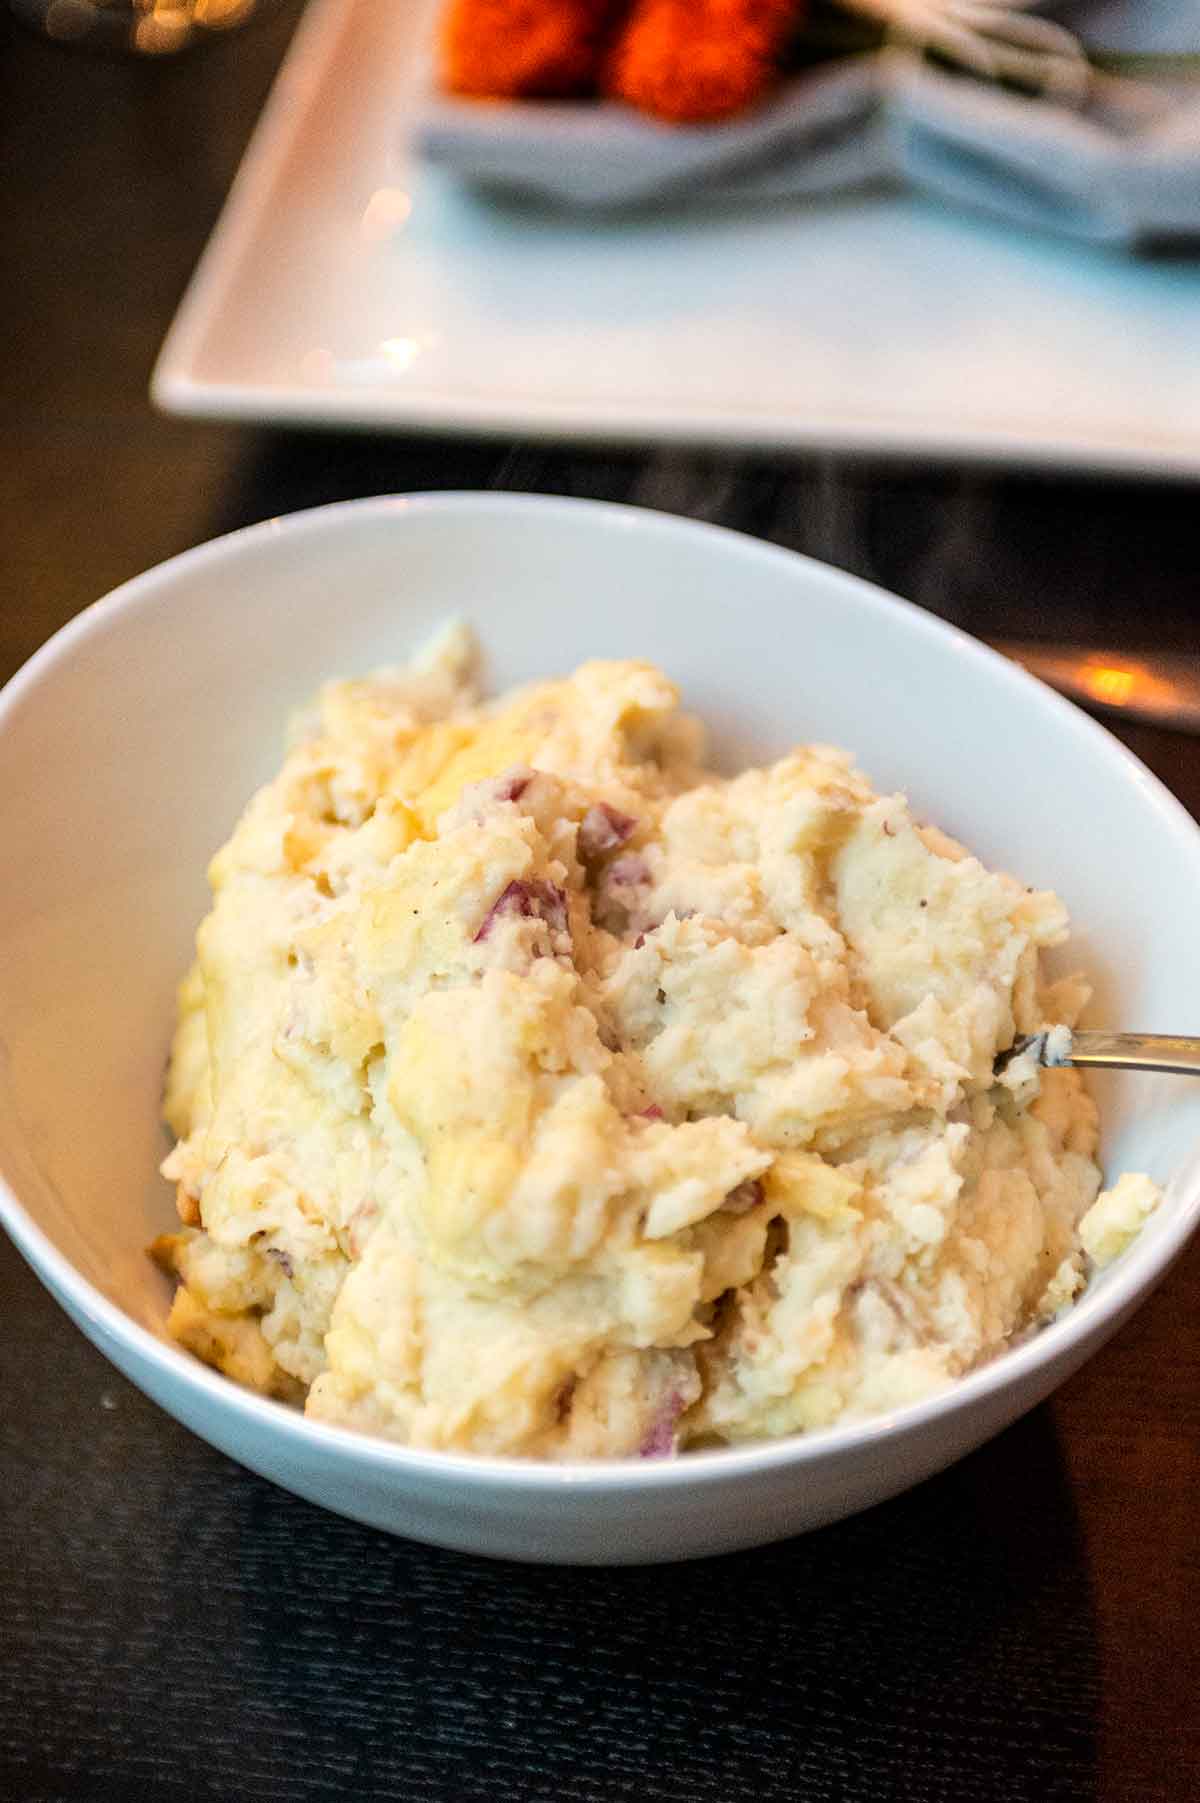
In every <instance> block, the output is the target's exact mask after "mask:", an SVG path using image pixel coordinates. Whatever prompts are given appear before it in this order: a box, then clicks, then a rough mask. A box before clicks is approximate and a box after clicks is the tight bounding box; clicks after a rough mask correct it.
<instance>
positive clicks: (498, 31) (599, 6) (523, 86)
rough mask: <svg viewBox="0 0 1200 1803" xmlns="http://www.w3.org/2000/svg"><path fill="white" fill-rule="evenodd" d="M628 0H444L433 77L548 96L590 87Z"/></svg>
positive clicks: (459, 88)
mask: <svg viewBox="0 0 1200 1803" xmlns="http://www.w3.org/2000/svg"><path fill="white" fill-rule="evenodd" d="M627 10H628V0H450V5H449V6H448V8H447V10H446V13H445V15H444V17H443V20H442V30H441V44H440V51H441V76H442V82H443V85H444V86H445V87H446V88H448V89H449V90H450V91H451V92H452V93H455V94H469V95H474V96H476V97H477V98H480V99H495V100H499V99H520V98H528V99H553V98H555V97H560V98H566V97H569V96H571V95H576V94H583V93H587V92H588V91H589V90H594V88H595V86H596V83H597V80H598V79H599V74H600V67H601V62H602V59H603V56H604V52H605V49H606V47H607V44H608V41H609V37H610V34H611V31H612V29H613V27H614V26H615V25H617V24H618V23H619V21H620V19H621V18H622V17H623V15H624V14H625V13H626V12H627Z"/></svg>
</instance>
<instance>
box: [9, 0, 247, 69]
mask: <svg viewBox="0 0 1200 1803" xmlns="http://www.w3.org/2000/svg"><path fill="white" fill-rule="evenodd" d="M9 4H10V6H11V8H12V10H13V12H14V13H15V14H16V15H17V17H18V18H19V19H23V20H24V21H25V23H26V24H28V25H32V26H34V27H36V29H37V30H39V31H41V32H43V33H44V34H45V35H46V36H47V37H50V38H54V39H56V40H57V41H58V42H59V43H63V44H80V45H85V46H87V47H88V48H89V49H96V50H110V51H117V52H125V53H127V54H129V55H135V56H137V55H143V56H166V55H170V54H171V53H172V52H174V51H177V50H186V49H187V48H189V46H191V45H193V44H199V43H202V42H204V41H205V40H206V39H212V38H215V37H217V36H219V35H220V34H221V33H222V32H226V31H231V30H233V28H234V27H235V26H238V25H245V24H247V23H248V21H249V20H250V19H252V18H253V17H254V15H255V14H256V13H260V12H264V11H266V9H267V7H268V6H270V5H272V4H274V0H9Z"/></svg>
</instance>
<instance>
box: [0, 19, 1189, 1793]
mask: <svg viewBox="0 0 1200 1803" xmlns="http://www.w3.org/2000/svg"><path fill="white" fill-rule="evenodd" d="M398 3H400V0H398ZM297 11H298V8H297V6H296V5H295V4H290V5H288V4H285V5H284V6H283V7H282V9H281V10H280V11H279V12H278V13H276V14H275V15H274V16H273V17H271V18H269V19H268V20H266V21H264V22H263V23H260V24H258V25H256V26H255V27H253V28H252V29H250V30H248V31H246V32H244V33H242V34H240V35H238V36H236V37H235V38H232V39H230V40H229V41H227V42H226V43H224V44H222V45H220V46H218V47H216V48H214V49H212V50H209V51H206V52H204V53H202V54H198V55H196V56H193V57H190V58H185V59H182V60H180V61H178V62H165V63H162V64H144V65H135V64H133V63H115V62H105V61H100V60H94V59H92V58H90V57H87V56H82V55H79V54H77V53H73V52H71V51H69V50H66V49H63V48H56V47H55V46H53V45H51V44H49V43H45V42H42V41H40V40H38V39H36V38H35V37H33V36H32V35H30V34H28V33H26V32H25V31H24V30H21V29H19V28H18V27H17V26H16V25H15V24H13V23H12V21H11V20H10V19H9V18H8V16H7V14H6V13H3V12H0V182H2V183H3V208H2V213H0V229H2V231H3V251H4V254H3V255H2V256H0V268H2V269H3V270H4V272H5V275H6V276H7V280H8V286H7V290H6V292H7V297H8V301H7V306H6V308H5V323H4V332H3V335H2V338H0V358H2V359H3V365H4V367H3V370H2V373H0V485H2V493H3V506H2V508H0V520H2V521H3V528H2V530H3V556H2V558H0V568H2V570H3V578H2V580H3V593H2V605H0V675H2V676H7V675H8V674H10V673H11V671H13V670H14V669H16V667H17V666H18V665H19V664H20V663H21V662H22V660H23V659H24V658H25V657H27V656H28V655H29V654H30V653H31V652H32V651H33V650H34V649H35V648H36V647H37V646H38V645H39V644H40V643H41V642H42V641H43V640H44V639H45V638H46V637H47V636H48V635H49V634H50V633H51V632H53V631H54V630H55V628H56V627H58V626H60V625H61V624H62V623H63V622H64V621H65V620H67V619H69V618H70V617H71V615H73V614H74V613H75V612H77V611H78V609H79V608H81V607H82V606H84V605H85V604H86V603H87V602H89V601H91V600H93V599H95V598H96V597H97V596H98V595H100V594H102V593H104V592H105V591H106V590H107V589H109V588H111V587H112V586H113V585H114V584H116V583H118V582H120V581H121V580H122V579H123V578H125V577H127V576H131V575H133V574H134V573H135V572H136V571H138V570H141V569H144V568H145V567H146V566H147V565H149V564H153V563H155V562H157V561H158V560H159V559H161V558H164V557H167V556H169V555H171V554H172V553H173V552H176V551H180V550H182V549H183V548H184V547H186V546H188V545H191V544H195V543H196V542H197V541H198V540H201V539H205V538H208V537H210V536H212V535H213V534H215V533H219V532H224V531H226V530H228V529H230V528H231V527H234V526H238V525H241V524H243V523H245V522H247V521H250V520H254V519H257V518H260V517H262V516H264V515H267V514H273V513H277V512H283V511H286V510H289V509H292V508H296V507H302V506H306V505H309V504H311V503H314V502H319V501H326V500H331V499H337V498H341V497H344V496H349V495H357V494H366V493H376V492H383V491H388V490H397V489H406V488H418V487H419V488H437V487H448V486H454V487H479V486H493V487H502V488H517V489H541V490H547V491H552V492H565V493H571V494H577V495H592V496H599V497H603V498H607V499H625V500H630V501H634V502H638V503H643V504H647V505H655V506H660V507H664V508H668V509H673V510H675V511H677V512H681V513H688V514H694V515H699V516H703V517H705V518H711V519H718V520H721V521H723V522H725V523H727V524H732V525H736V526H740V527H743V528H744V529H746V530H748V531H751V532H755V533H759V534H761V535H763V536H765V537H769V538H772V539H776V540H778V541H780V542H783V543H786V544H789V545H794V546H797V547H799V548H802V549H804V550H808V551H811V552H814V553H815V554H816V555H818V556H821V557H825V558H827V559H829V560H830V561H832V562H834V563H838V564H842V565H844V566H845V567H847V568H849V569H853V570H855V571H858V572H860V573H862V574H865V575H868V576H871V577H873V578H875V579H876V580H878V581H880V582H882V583H884V584H885V585H886V586H888V587H891V588H893V589H895V590H897V591H899V592H900V593H902V594H905V595H908V596H909V597H911V598H912V599H914V600H916V601H918V602H920V603H921V604H922V605H924V606H926V607H929V608H931V609H933V610H935V611H936V612H938V613H941V614H944V615H946V616H948V617H950V618H953V619H955V620H957V621H958V622H960V623H961V624H963V625H965V626H967V627H968V628H969V629H971V630H973V631H977V632H980V633H985V634H986V633H994V634H1001V633H1003V634H1007V635H1010V636H1014V637H1015V636H1025V637H1035V636H1045V637H1060V636H1061V637H1068V636H1074V637H1079V638H1087V639H1091V640H1092V641H1093V642H1100V641H1104V642H1108V643H1119V644H1121V643H1123V644H1130V645H1135V644H1161V645H1172V646H1176V647H1180V646H1183V647H1187V646H1190V645H1191V644H1192V643H1193V642H1194V636H1195V631H1196V600H1197V590H1196V540H1197V535H1196V520H1197V494H1196V490H1195V488H1194V487H1190V486H1185V485H1176V486H1166V485H1164V486H1154V485H1142V484H1135V483H1117V482H1109V481H1103V482H1102V481H1086V480H1069V479H1063V478H1059V479H1053V480H1051V479H1049V478H1045V479H1043V478H1040V477H1035V476H1013V475H1008V476H991V475H988V474H986V473H981V472H977V471H974V472H970V473H962V472H958V471H954V470H945V469H942V470H937V469H915V470H914V469H911V468H909V469H901V468H898V467H895V466H893V467H887V466H883V465H876V464H872V463H866V462H854V463H850V462H845V461H836V460H834V459H825V458H817V457H809V458H805V459H803V460H799V459H796V460H790V459H779V458H776V459H766V458H758V457H750V456H745V457H729V456H716V455H713V456H706V455H701V454H695V455H692V454H680V453H678V452H671V453H669V454H668V453H665V452H664V453H657V452H654V451H644V452H638V453H628V452H625V453H622V452H612V453H601V452H587V453H579V452H574V451H567V450H562V449H555V448H553V447H542V446H533V445H527V444H515V445H497V444H495V443H492V444H487V445H484V444H478V443H471V442H461V441H457V442H456V441H449V440H439V439H431V438H423V439H415V438H414V439H408V438H399V437H376V438H365V437H364V438H355V437H350V436H332V435H319V434H313V435H304V434H296V433H282V432H273V431H266V430H255V429H250V428H240V427H227V426H205V425H196V424H182V423H179V422H174V421H170V420H167V419H164V418H159V417H157V416H156V415H155V414H154V413H153V412H152V411H151V409H150V407H149V405H148V403H147V400H146V382H147V377H148V374H149V370H150V366H151V362H152V360H153V357H154V354H155V351H156V349H157V347H158V344H159V342H160V340H161V337H162V334H163V332H164V331H165V329H166V326H167V323H168V321H169V319H170V317H171V313H172V310H173V308H174V306H175V303H176V301H177V300H178V298H179V295H180V293H181V292H182V289H183V286H184V283H185V281H186V279H187V276H188V274H189V272H190V270H191V268H192V265H193V263H194V261H195V258H196V256H197V254H198V253H199V250H200V248H201V245H202V244H203V242H204V240H205V237H206V235H207V233H208V231H209V229H210V227H211V225H212V223H213V221H214V219H215V217H216V214H217V211H218V209H219V206H220V203H221V200H222V197H223V195H224V193H225V191H226V188H227V186H228V183H229V181H230V178H231V176H232V174H233V171H234V169H235V167H236V164H237V161H238V158H239V156H240V154H241V151H242V149H243V146H244V144H245V141H246V139H247V137H248V135H249V132H250V129H251V127H252V124H253V121H254V118H255V115H256V112H257V110H258V107H259V105H260V103H261V101H262V99H263V97H264V95H265V93H266V89H267V86H268V84H269V81H270V79H271V76H272V73H273V71H274V69H275V67H276V65H277V63H278V60H279V57H280V55H281V54H282V52H283V49H284V47H285V44H286V41H287V39H288V36H289V33H290V30H291V28H292V25H293V24H294V22H295V18H296V15H297ZM1198 344H1200V334H1198ZM1126 736H1127V737H1128V739H1129V742H1130V743H1131V744H1133V745H1134V747H1135V749H1136V750H1137V751H1138V752H1139V753H1140V754H1141V755H1142V756H1143V757H1144V758H1145V759H1146V761H1147V762H1148V763H1149V764H1150V765H1151V766H1152V768H1154V769H1155V770H1156V771H1157V772H1158V773H1159V774H1160V775H1161V776H1162V777H1164V778H1165V780H1166V781H1167V782H1168V783H1169V784H1170V785H1171V786H1172V787H1173V788H1174V789H1175V790H1176V791H1177V792H1178V793H1179V794H1180V795H1181V796H1182V797H1183V799H1184V800H1185V801H1186V802H1187V803H1188V805H1189V806H1190V807H1191V808H1192V809H1193V810H1194V811H1200V740H1193V739H1185V738H1181V737H1173V736H1171V735H1168V734H1162V733H1156V732H1150V731H1146V730H1141V731H1131V732H1129V733H1128V734H1127V735H1126ZM1131 930H1132V929H1131ZM80 1030H81V1031H86V1022H81V1023H80ZM1198 1319H1200V1247H1195V1248H1193V1250H1192V1253H1191V1255H1190V1256H1188V1257H1186V1258H1185V1259H1184V1260H1183V1261H1182V1263H1181V1264H1180V1265H1179V1266H1177V1267H1176V1269H1175V1271H1174V1272H1173V1274H1172V1275H1171V1276H1170V1278H1169V1279H1168V1280H1167V1282H1166V1283H1165V1284H1164V1285H1163V1286H1162V1288H1161V1289H1160V1290H1159V1292H1158V1293H1157V1295H1156V1296H1155V1297H1154V1298H1153V1299H1152V1300H1151V1301H1150V1302H1149V1303H1148V1304H1147V1305H1146V1307H1145V1308H1144V1309H1143V1310H1142V1311H1141V1313H1140V1315H1139V1316H1138V1317H1137V1319H1136V1320H1135V1322H1134V1323H1133V1325H1132V1326H1131V1327H1129V1328H1128V1329H1127V1330H1126V1332H1125V1333H1124V1334H1123V1335H1122V1336H1121V1338H1120V1339H1119V1341H1118V1342H1116V1343H1115V1344H1113V1345H1112V1346H1111V1347H1110V1348H1108V1349H1107V1350H1106V1351H1105V1352H1104V1353H1103V1354H1101V1356H1100V1357H1098V1358H1097V1359H1096V1360H1095V1361H1094V1362H1093V1363H1092V1364H1091V1365H1090V1366H1089V1367H1088V1368H1087V1369H1086V1370H1085V1371H1084V1372H1083V1373H1082V1374H1081V1375H1080V1376H1079V1377H1077V1378H1076V1379H1074V1381H1073V1382H1072V1383H1070V1384H1069V1385H1068V1386H1067V1387H1066V1388H1065V1389H1064V1390H1063V1391H1062V1392H1061V1393H1060V1394H1059V1396H1058V1397H1056V1399H1055V1400H1054V1402H1053V1403H1052V1404H1051V1405H1049V1406H1047V1407H1044V1408H1042V1409H1039V1410H1038V1411H1037V1412H1036V1413H1034V1414H1033V1415H1031V1416H1029V1417H1028V1418H1027V1419H1026V1420H1025V1421H1023V1422H1021V1423H1020V1424H1019V1425H1018V1426H1016V1427H1014V1428H1012V1429H1011V1430H1010V1431H1009V1432H1008V1433H1006V1434H1004V1435H1003V1436H1001V1438H1000V1439H998V1440H997V1441H995V1442H994V1443H993V1444H992V1445H990V1446H988V1447H987V1448H985V1449H984V1450H983V1451H982V1452H980V1453H978V1454H976V1455H975V1456H974V1457H972V1458H970V1459H968V1460H966V1461H964V1462H963V1463H962V1464H961V1465H959V1466H958V1467H957V1468H956V1469H954V1470H952V1471H950V1472H948V1473H947V1474H946V1475H945V1476H943V1477H941V1478H938V1479H936V1480H934V1481H932V1482H930V1483H927V1484H925V1485H923V1486H922V1487H921V1488H920V1489H918V1490H916V1491H914V1492H912V1493H911V1494H909V1495H908V1496H905V1497H902V1498H901V1499H899V1500H898V1501H896V1502H894V1503H891V1504H888V1505H886V1506H884V1507H882V1508H879V1509H876V1510H873V1511H872V1512H870V1513H869V1514H867V1515H864V1516H861V1517H859V1518H858V1519H857V1520H854V1521H850V1522H847V1523H845V1524H843V1525H841V1526H839V1527H835V1528H830V1529H827V1530H825V1531H824V1532H822V1533H819V1534H815V1535H812V1536H809V1537H807V1538H804V1539H799V1540H795V1541H791V1542H789V1543H786V1544H784V1545H781V1546H777V1547H774V1548H770V1549H767V1550H765V1551H762V1552H758V1553H752V1554H745V1555H741V1556H738V1557H733V1558H727V1559H721V1560H714V1561H710V1562H708V1563H706V1564H705V1565H703V1566H680V1567H675V1568H667V1569H659V1570H652V1569H648V1570H628V1571H617V1572H609V1573H606V1572H583V1573H579V1572H577V1573H573V1574H564V1573H561V1572H554V1571H545V1570H538V1569H525V1568H518V1567H510V1566H502V1565H489V1564H485V1563H483V1562H477V1561H474V1560H471V1559H468V1558H464V1557H458V1556H455V1555H452V1554H449V1553H441V1552H435V1551H431V1550H429V1549H426V1548H423V1547H419V1546H415V1545H409V1544H406V1543H404V1542H400V1541H393V1540H389V1539H386V1538H385V1537H383V1536H382V1535H379V1534H375V1533H372V1532H370V1531H368V1530H366V1529H364V1528H360V1527H357V1526H355V1525H353V1524H352V1523H349V1522H345V1521H341V1520H338V1519H335V1518H334V1517H332V1516H327V1515H324V1514H321V1513H320V1512H319V1511H318V1510H316V1509H314V1508H312V1507H310V1506H308V1505H306V1504H304V1503H301V1502H298V1501H296V1500H295V1499H294V1498H292V1497H290V1496H288V1495H285V1494H284V1493H283V1492H281V1491H278V1490H276V1489H274V1488H272V1487H271V1486H270V1485H269V1484H267V1483H264V1482H262V1481H261V1480H260V1479H258V1478H256V1477H252V1476H251V1475H250V1474H249V1473H248V1472H245V1471H242V1470H240V1469H239V1468H238V1467H236V1466H234V1465H232V1464H231V1463H230V1462H229V1461H228V1460H226V1459H224V1458H222V1457H220V1456H219V1455H218V1454H217V1453H215V1452H213V1451H211V1450H210V1449H209V1448H208V1447H207V1446H205V1445H204V1444H202V1443H201V1442H200V1441H198V1440H195V1439H193V1438H191V1437H190V1436H189V1435H188V1434H187V1433H186V1432H185V1431H184V1430H183V1429H182V1428H180V1427H178V1426H176V1425H175V1423H174V1422H173V1421H171V1420H170V1419H169V1418H168V1417H167V1416H166V1415H164V1414H161V1413H160V1412H159V1411H158V1410H157V1409H155V1408H154V1407H153V1406H152V1405H151V1404H150V1403H149V1402H147V1401H146V1400H145V1399H144V1398H143V1397H141V1396H140V1395H139V1394H138V1392H136V1391H135V1390H133V1389H131V1388H130V1387H129V1386H128V1385H127V1384H126V1383H125V1382H124V1381H123V1380H122V1379H121V1378H120V1377H119V1376H118V1375H117V1374H116V1372H115V1371H113V1370H112V1369H111V1368H110V1367H109V1366H108V1365H107V1364H106V1363H105V1362H104V1360H103V1359H102V1358H101V1357H100V1355H99V1354H98V1353H97V1352H95V1351H93V1350H92V1348H91V1347H90V1346H89V1345H88V1344H87V1343H85V1341H84V1340H83V1339H82V1338H81V1337H80V1336H79V1335H78V1334H77V1333H76V1331H75V1330H74V1328H72V1327H71V1326H70V1325H69V1324H68V1322H67V1320H66V1318H65V1317H64V1316H63V1315H62V1314H61V1313H60V1312H59V1311H58V1309H57V1307H56V1306H55V1305H54V1304H53V1303H52V1302H51V1301H50V1299H49V1297H48V1296H47V1295H46V1294H45V1293H44V1292H43V1291H42V1290H41V1288H40V1287H39V1285H38V1283H37V1281H36V1280H35V1279H34V1278H33V1276H32V1275H31V1274H30V1273H29V1272H28V1271H27V1270H26V1268H25V1266H24V1265H23V1264H22V1262H21V1260H20V1259H19V1257H18V1256H17V1254H16V1253H15V1251H14V1250H13V1249H12V1248H11V1246H10V1245H9V1244H8V1242H7V1241H6V1240H0V1798H3V1799H11V1800H12V1803H49V1800H50V1799H68V1798H70V1799H89V1800H90V1799H108V1798H113V1799H122V1803H124V1800H125V1799H133V1800H138V1799H145V1800H146V1803H159V1800H160V1799H161V1800H163V1803H167V1800H175V1799H179V1800H181V1803H182V1800H185V1799H186V1800H190V1799H193V1798H195V1799H201V1798H203V1799H214V1800H217V1803H240V1800H241V1799H248V1800H253V1803H257V1800H259V1799H262V1800H264V1803H265V1800H268V1799H271V1800H274V1799H278V1800H279V1803H284V1800H285V1799H286V1800H287V1803H293V1800H298V1799H320V1798H334V1797H343V1796H344V1797H347V1798H355V1799H364V1800H368V1799H377V1798H378V1799H384V1798H386V1799H393V1798H394V1799H409V1798H414V1799H415V1798H434V1799H446V1800H447V1803H450V1800H453V1803H470V1800H473V1799H479V1800H480V1803H484V1800H486V1803H497V1800H500V1799H509V1798H512V1799H539V1800H542V1803H593V1800H599V1799H602V1798H604V1799H607V1798H616V1797H620V1798H631V1799H639V1800H641V1799H646V1800H647V1803H657V1800H659V1799H662V1800H663V1803H667V1800H670V1803H685V1800H686V1803H708V1800H710V1799H711V1800H712V1803H740V1800H741V1799H754V1803H767V1800H768V1799H776V1798H777V1799H800V1800H802V1803H803V1800H807V1799H813V1800H814V1803H816V1800H820V1803H835V1800H846V1803H879V1800H883V1799H914V1800H916V1803H1025V1800H1027V1803H1051V1800H1054V1799H1085V1798H1086V1799H1092V1798H1099V1799H1127V1800H1128V1803H1167V1800H1169V1803H1185V1800H1189V1799H1194V1798H1197V1797H1200V1744H1198V1736H1200V1554H1198V1551H1197V1543H1198V1540H1200V1358H1198V1355H1197V1326H1196V1324H1197V1320H1198Z"/></svg>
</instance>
